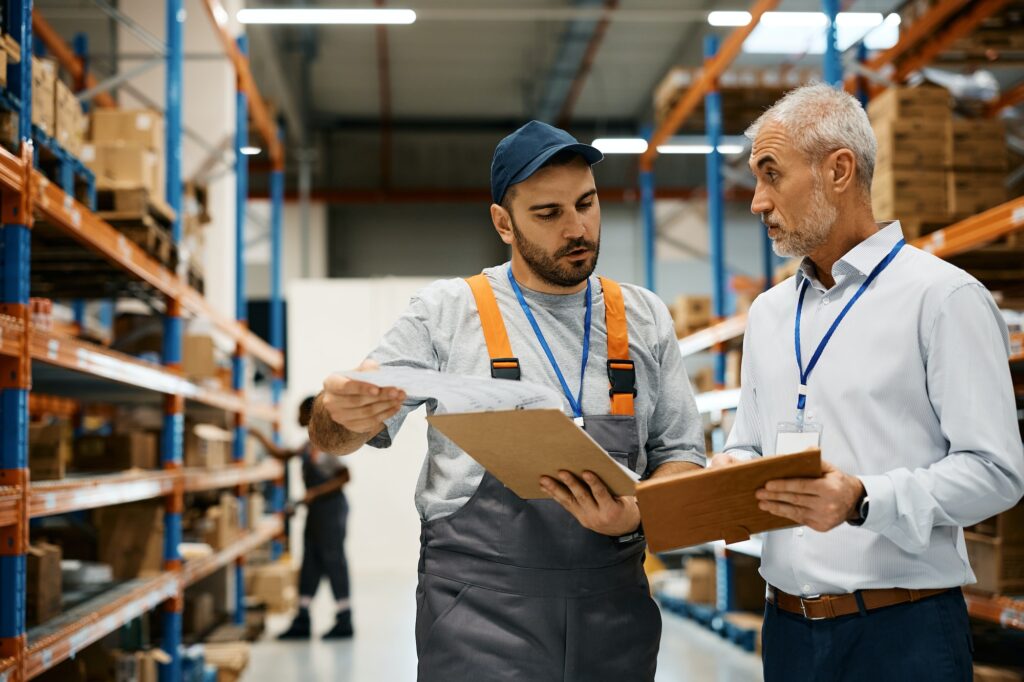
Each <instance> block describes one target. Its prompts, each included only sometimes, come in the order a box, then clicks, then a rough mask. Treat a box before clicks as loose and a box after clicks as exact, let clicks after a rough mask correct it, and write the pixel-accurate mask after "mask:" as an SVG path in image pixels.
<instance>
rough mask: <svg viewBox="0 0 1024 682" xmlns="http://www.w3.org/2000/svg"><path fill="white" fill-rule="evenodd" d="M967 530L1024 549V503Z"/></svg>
mask: <svg viewBox="0 0 1024 682" xmlns="http://www.w3.org/2000/svg"><path fill="white" fill-rule="evenodd" d="M965 530H968V531H970V532H972V533H978V534H979V535H987V536H989V537H993V538H999V539H1001V540H1002V541H1003V542H1006V543H1007V544H1009V545H1013V546H1015V547H1024V502H1019V503H1018V504H1017V505H1016V506H1014V507H1010V508H1009V509H1007V510H1006V511H1004V512H1002V513H1001V514H996V515H995V516H993V517H991V518H988V519H985V520H984V521H982V522H981V523H976V524H974V525H973V526H971V527H970V528H966V529H965Z"/></svg>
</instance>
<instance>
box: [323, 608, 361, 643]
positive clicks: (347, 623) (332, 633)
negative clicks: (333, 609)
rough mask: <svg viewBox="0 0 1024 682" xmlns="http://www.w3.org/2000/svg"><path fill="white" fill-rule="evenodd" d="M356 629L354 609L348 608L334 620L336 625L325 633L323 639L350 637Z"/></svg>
mask: <svg viewBox="0 0 1024 682" xmlns="http://www.w3.org/2000/svg"><path fill="white" fill-rule="evenodd" d="M353 634H355V631H354V630H353V629H352V611H351V610H349V609H346V610H345V611H343V612H341V613H339V614H338V615H337V617H336V618H335V620H334V627H332V628H331V629H330V630H328V631H327V632H325V633H324V636H323V639H349V638H350V637H352V635H353Z"/></svg>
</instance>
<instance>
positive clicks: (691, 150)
mask: <svg viewBox="0 0 1024 682" xmlns="http://www.w3.org/2000/svg"><path fill="white" fill-rule="evenodd" d="M743 149H744V147H743V145H741V144H720V145H718V153H719V154H739V153H741V152H742V151H743ZM658 153H659V154H710V153H711V145H709V144H661V145H658Z"/></svg>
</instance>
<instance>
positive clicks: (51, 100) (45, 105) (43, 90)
mask: <svg viewBox="0 0 1024 682" xmlns="http://www.w3.org/2000/svg"><path fill="white" fill-rule="evenodd" d="M56 91H57V63H56V62H54V61H52V60H49V59H38V58H37V57H32V123H33V125H36V126H39V129H40V130H42V131H43V132H44V133H46V134H47V135H53V132H54V117H55V110H54V105H55V104H56V97H57V94H56Z"/></svg>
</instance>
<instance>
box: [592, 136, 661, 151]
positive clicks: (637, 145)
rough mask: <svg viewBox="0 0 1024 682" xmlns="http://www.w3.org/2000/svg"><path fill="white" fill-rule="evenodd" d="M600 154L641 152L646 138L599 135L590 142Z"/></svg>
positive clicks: (644, 148) (645, 149) (644, 149)
mask: <svg viewBox="0 0 1024 682" xmlns="http://www.w3.org/2000/svg"><path fill="white" fill-rule="evenodd" d="M590 144H591V145H593V146H594V147H597V148H598V149H599V150H600V151H601V153H602V154H643V153H644V152H646V151H647V140H645V139H644V138H642V137H599V138H598V139H596V140H594V141H593V142H591V143H590Z"/></svg>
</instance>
